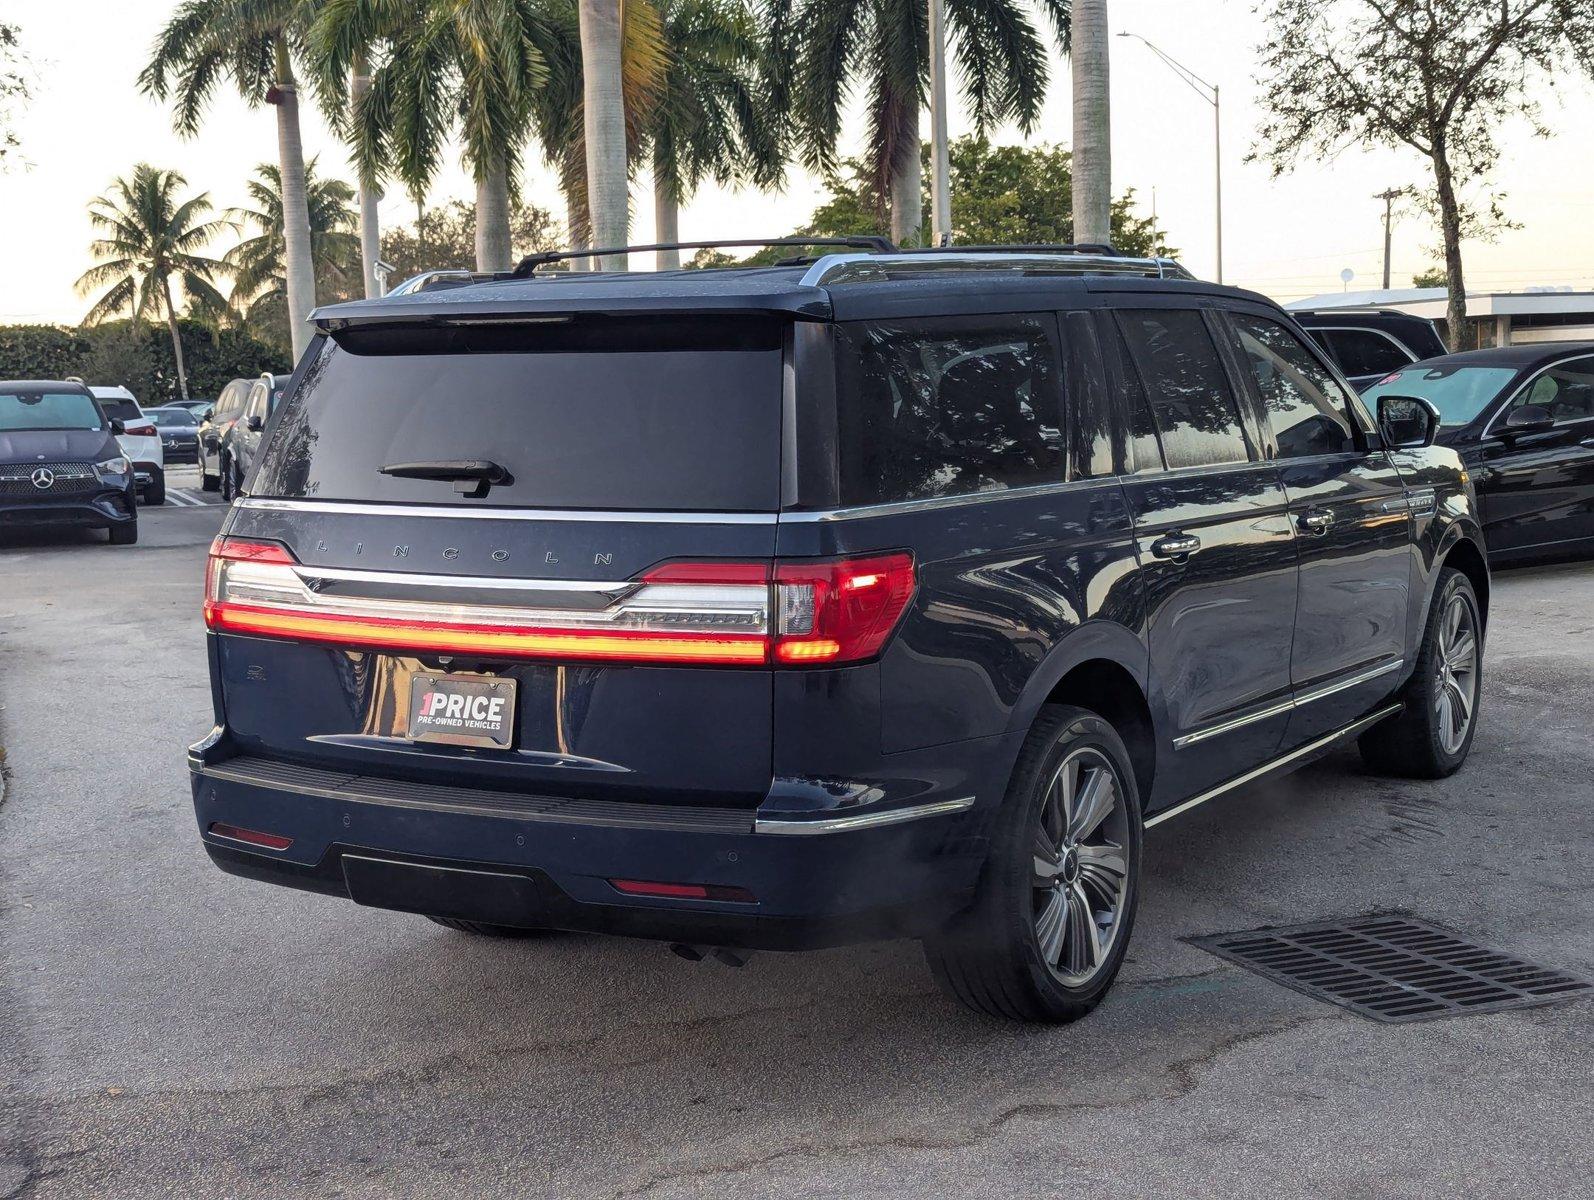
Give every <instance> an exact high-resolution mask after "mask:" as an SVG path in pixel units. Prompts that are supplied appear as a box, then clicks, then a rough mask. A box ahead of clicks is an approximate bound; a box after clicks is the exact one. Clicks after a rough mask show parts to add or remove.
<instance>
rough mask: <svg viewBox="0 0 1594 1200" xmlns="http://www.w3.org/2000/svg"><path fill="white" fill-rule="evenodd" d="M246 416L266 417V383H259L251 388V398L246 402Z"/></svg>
mask: <svg viewBox="0 0 1594 1200" xmlns="http://www.w3.org/2000/svg"><path fill="white" fill-rule="evenodd" d="M244 415H245V416H246V417H259V418H260V419H261V420H262V421H264V420H265V419H266V385H265V384H263V383H257V384H255V385H254V386H253V387H251V388H250V389H249V399H248V400H247V401H245V403H244Z"/></svg>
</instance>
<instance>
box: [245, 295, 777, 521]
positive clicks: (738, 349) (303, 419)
mask: <svg viewBox="0 0 1594 1200" xmlns="http://www.w3.org/2000/svg"><path fill="white" fill-rule="evenodd" d="M782 340H783V331H782V329H781V326H780V325H779V324H778V323H776V322H773V321H763V320H743V319H723V318H716V319H713V320H712V321H709V320H701V319H700V320H695V321H684V320H680V321H678V320H672V319H663V318H661V319H656V320H650V321H623V320H599V319H578V320H575V321H571V322H568V323H550V324H543V325H521V326H511V325H499V326H471V327H463V326H461V327H448V328H427V329H418V328H408V329H404V328H396V327H389V328H386V329H377V330H365V331H359V330H345V331H343V332H342V333H340V334H339V335H338V341H337V342H336V343H333V342H328V343H327V344H326V345H325V346H324V347H323V349H322V352H321V353H320V355H319V356H318V357H317V358H316V360H315V362H314V363H313V364H312V365H311V366H310V368H309V369H308V370H307V371H306V373H305V376H304V378H303V380H302V382H301V383H300V385H299V387H298V388H297V389H296V390H295V391H294V393H293V394H292V396H290V397H289V398H288V399H287V400H285V401H284V403H283V405H282V408H281V411H280V413H279V414H278V416H277V420H276V425H275V432H274V433H273V435H272V437H271V439H270V441H269V443H268V445H267V447H266V450H265V453H264V455H263V457H262V460H261V465H260V470H259V474H258V475H257V477H256V479H255V481H254V485H253V487H252V489H251V490H252V492H253V494H255V495H259V496H273V497H286V498H301V497H302V498H315V499H320V500H363V501H378V502H395V503H420V504H463V505H469V504H484V503H485V504H489V505H494V506H499V505H510V506H524V507H534V508H589V509H630V510H649V509H673V510H688V511H690V510H698V511H773V510H774V509H776V508H777V507H778V506H779V501H780V413H781V362H782V353H781V345H782ZM463 460H482V461H487V462H491V463H494V464H496V465H497V466H499V467H501V468H502V469H503V471H505V472H507V474H508V479H507V480H506V481H504V482H501V483H498V484H496V485H494V486H493V487H492V488H491V489H490V491H489V492H488V494H487V496H486V497H485V498H484V499H470V498H466V497H465V496H462V495H461V494H460V493H459V492H458V491H457V490H456V485H455V484H454V483H452V482H450V481H448V480H446V479H423V478H412V477H407V476H402V475H395V474H392V473H384V472H383V470H382V468H383V467H392V466H394V465H396V464H427V463H434V464H435V463H447V462H458V461H463ZM466 486H467V487H468V486H469V485H466Z"/></svg>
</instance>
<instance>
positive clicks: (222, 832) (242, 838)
mask: <svg viewBox="0 0 1594 1200" xmlns="http://www.w3.org/2000/svg"><path fill="white" fill-rule="evenodd" d="M209 833H210V835H211V836H212V837H219V838H226V839H227V840H228V841H229V842H244V843H245V844H247V845H250V846H261V847H264V848H265V849H267V850H286V849H287V848H288V847H289V846H291V845H293V839H292V838H290V837H283V836H282V835H281V834H280V833H261V832H260V831H259V830H258V829H241V828H239V827H238V826H237V825H227V824H224V823H222V822H221V821H212V822H211V825H210V829H209Z"/></svg>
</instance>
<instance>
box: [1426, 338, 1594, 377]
mask: <svg viewBox="0 0 1594 1200" xmlns="http://www.w3.org/2000/svg"><path fill="white" fill-rule="evenodd" d="M1577 354H1594V342H1528V343H1525V344H1519V345H1515V346H1490V347H1488V348H1486V349H1483V350H1462V351H1460V352H1459V353H1457V354H1445V355H1441V356H1439V357H1437V358H1428V359H1424V360H1423V361H1422V362H1420V363H1413V364H1412V366H1414V367H1415V366H1422V367H1429V366H1433V365H1435V364H1437V363H1443V364H1444V365H1445V366H1448V367H1514V368H1516V369H1517V370H1519V371H1520V370H1531V369H1532V368H1534V367H1540V366H1543V365H1544V364H1545V363H1549V362H1555V361H1556V360H1557V359H1561V358H1568V357H1571V356H1573V355H1577ZM1402 369H1404V368H1402Z"/></svg>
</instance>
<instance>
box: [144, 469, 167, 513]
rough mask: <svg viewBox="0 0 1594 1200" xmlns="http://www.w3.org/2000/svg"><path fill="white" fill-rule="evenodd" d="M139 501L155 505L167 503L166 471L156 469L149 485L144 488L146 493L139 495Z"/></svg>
mask: <svg viewBox="0 0 1594 1200" xmlns="http://www.w3.org/2000/svg"><path fill="white" fill-rule="evenodd" d="M139 503H140V504H153V505H161V504H165V503H166V472H164V471H156V472H154V473H153V474H152V475H151V476H150V480H149V486H148V487H146V488H145V489H144V494H143V495H142V496H140V497H139Z"/></svg>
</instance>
